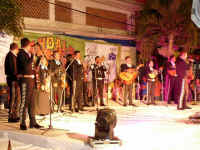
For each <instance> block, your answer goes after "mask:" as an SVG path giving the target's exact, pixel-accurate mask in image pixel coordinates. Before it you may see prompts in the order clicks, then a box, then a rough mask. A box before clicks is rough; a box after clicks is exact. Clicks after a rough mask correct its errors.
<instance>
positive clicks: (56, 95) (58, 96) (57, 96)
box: [52, 84, 63, 111]
mask: <svg viewBox="0 0 200 150" xmlns="http://www.w3.org/2000/svg"><path fill="white" fill-rule="evenodd" d="M52 92H53V100H54V102H55V103H56V100H57V105H58V111H59V110H60V109H61V108H62V105H63V97H62V92H63V88H62V87H61V85H59V84H58V85H57V86H56V87H55V86H53V91H52Z"/></svg>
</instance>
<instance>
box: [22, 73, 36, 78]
mask: <svg viewBox="0 0 200 150" xmlns="http://www.w3.org/2000/svg"><path fill="white" fill-rule="evenodd" d="M22 77H23V78H32V79H33V78H35V76H34V75H33V74H32V75H22Z"/></svg>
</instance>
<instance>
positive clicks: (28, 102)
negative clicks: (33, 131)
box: [20, 78, 36, 125]
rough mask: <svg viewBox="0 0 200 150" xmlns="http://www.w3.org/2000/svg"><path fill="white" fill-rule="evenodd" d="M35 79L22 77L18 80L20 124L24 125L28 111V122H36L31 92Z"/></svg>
mask: <svg viewBox="0 0 200 150" xmlns="http://www.w3.org/2000/svg"><path fill="white" fill-rule="evenodd" d="M34 88H35V81H34V79H32V78H22V79H21V80H20V90H21V105H20V124H22V125H26V114H27V111H28V115H29V120H30V124H32V125H34V124H36V120H35V113H34V108H33V107H34V101H33V100H34V98H33V96H34V95H33V92H34Z"/></svg>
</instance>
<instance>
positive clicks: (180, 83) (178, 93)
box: [175, 51, 191, 110]
mask: <svg viewBox="0 0 200 150" xmlns="http://www.w3.org/2000/svg"><path fill="white" fill-rule="evenodd" d="M189 69H190V65H189V64H188V63H187V52H185V51H183V52H181V54H180V56H179V57H178V58H177V60H176V73H177V79H176V83H175V85H176V87H175V101H176V102H178V105H177V109H178V110H183V109H191V108H190V107H188V106H187V105H186V101H187V97H188V82H187V77H188V76H187V75H188V74H187V73H188V71H189Z"/></svg>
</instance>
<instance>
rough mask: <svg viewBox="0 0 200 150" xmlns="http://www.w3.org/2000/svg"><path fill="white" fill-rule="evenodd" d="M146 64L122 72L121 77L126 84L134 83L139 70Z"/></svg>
mask: <svg viewBox="0 0 200 150" xmlns="http://www.w3.org/2000/svg"><path fill="white" fill-rule="evenodd" d="M143 66H144V64H140V65H139V66H138V67H137V68H136V69H128V70H127V71H126V72H121V73H120V74H119V77H120V79H121V80H123V81H124V83H125V84H126V85H130V84H132V82H133V81H134V80H135V79H136V77H137V75H138V70H139V69H140V68H141V67H143Z"/></svg>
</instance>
